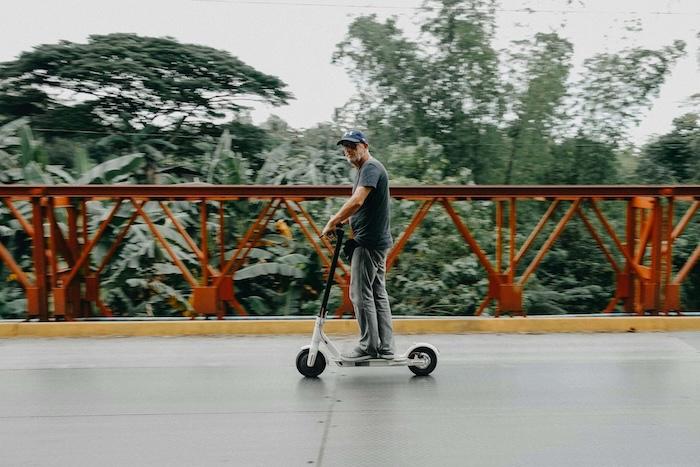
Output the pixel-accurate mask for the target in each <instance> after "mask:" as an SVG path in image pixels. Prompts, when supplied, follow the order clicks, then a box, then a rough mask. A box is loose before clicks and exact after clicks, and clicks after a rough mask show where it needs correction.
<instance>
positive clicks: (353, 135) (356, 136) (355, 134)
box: [336, 130, 369, 145]
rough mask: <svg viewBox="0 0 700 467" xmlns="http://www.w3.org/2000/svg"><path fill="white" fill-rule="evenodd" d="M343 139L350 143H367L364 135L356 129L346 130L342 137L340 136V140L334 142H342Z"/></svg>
mask: <svg viewBox="0 0 700 467" xmlns="http://www.w3.org/2000/svg"><path fill="white" fill-rule="evenodd" d="M343 141H347V142H350V143H364V144H369V142H368V141H367V138H365V135H364V134H363V133H362V132H361V131H358V130H349V131H346V132H345V134H344V135H343V137H342V138H340V141H338V142H337V143H336V145H338V144H343Z"/></svg>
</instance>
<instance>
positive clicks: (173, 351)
mask: <svg viewBox="0 0 700 467" xmlns="http://www.w3.org/2000/svg"><path fill="white" fill-rule="evenodd" d="M307 340H308V338H307V337H305V336H281V337H259V336H257V337H230V336H227V337H223V336H222V337H131V338H97V339H94V338H93V339H87V338H86V339H63V338H61V339H10V340H0V445H2V461H1V462H0V463H1V464H3V465H42V466H92V465H107V466H110V465H115V466H116V465H139V466H155V465H158V466H160V465H168V466H193V465H197V466H208V465H265V466H269V465H284V466H296V465H299V466H301V465H324V466H332V465H337V466H347V465H353V466H363V465H368V466H369V465H401V466H411V465H415V466H426V465H455V466H456V465H459V466H463V465H478V466H510V465H532V466H563V465H567V466H573V465H581V466H590V465H597V466H603V465H617V466H619V465H634V466H658V465H674V466H682V465H687V466H691V465H692V466H696V465H698V458H699V457H700V447H699V445H698V439H700V423H699V422H698V421H699V420H700V391H698V387H700V352H699V351H700V333H693V332H684V333H644V334H639V333H629V334H540V335H494V334H465V335H444V334H442V335H427V336H398V337H397V344H398V347H399V348H400V349H401V348H405V347H406V346H407V345H408V344H409V343H411V342H413V341H414V340H420V341H426V342H431V343H434V344H435V345H437V346H438V347H439V348H440V351H441V359H440V363H439V365H438V368H437V370H436V371H435V372H434V373H433V375H432V376H431V377H426V378H417V377H412V374H411V373H410V372H409V371H408V370H407V369H406V368H376V369H375V368H358V369H339V368H334V367H330V368H327V369H326V372H324V373H323V375H322V376H321V378H319V379H316V380H305V379H303V378H301V377H300V375H299V374H298V373H297V372H296V369H295V368H294V356H295V354H296V351H297V349H298V347H299V346H301V345H303V344H304V343H306V341H307ZM339 341H340V344H341V347H349V346H350V345H352V343H353V340H352V339H351V338H349V337H342V338H339Z"/></svg>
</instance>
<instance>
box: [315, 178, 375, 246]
mask: <svg viewBox="0 0 700 467" xmlns="http://www.w3.org/2000/svg"><path fill="white" fill-rule="evenodd" d="M371 191H372V187H371V186H358V187H357V189H356V190H355V193H353V194H352V196H351V197H350V199H348V200H347V201H346V202H345V204H343V206H342V207H341V208H340V209H339V210H338V212H336V213H335V215H334V216H333V217H331V218H330V220H329V221H328V223H327V224H326V226H325V227H324V228H323V232H321V236H322V237H324V236H327V235H328V234H329V233H330V232H332V231H334V230H335V226H336V225H338V224H342V223H343V222H345V221H346V220H348V219H349V218H350V216H352V215H353V214H355V213H356V212H357V211H358V209H360V208H361V207H362V205H363V204H364V202H365V200H366V199H367V196H369V194H370V192H371Z"/></svg>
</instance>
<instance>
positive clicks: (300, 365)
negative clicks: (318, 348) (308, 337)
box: [297, 349, 326, 378]
mask: <svg viewBox="0 0 700 467" xmlns="http://www.w3.org/2000/svg"><path fill="white" fill-rule="evenodd" d="M308 361H309V349H303V350H302V351H301V352H299V353H298V354H297V370H299V373H301V374H302V375H304V376H306V377H307V378H315V377H317V376H318V375H320V374H321V373H323V370H325V369H326V357H324V356H323V353H321V352H318V353H317V354H316V361H315V362H314V366H309V365H308Z"/></svg>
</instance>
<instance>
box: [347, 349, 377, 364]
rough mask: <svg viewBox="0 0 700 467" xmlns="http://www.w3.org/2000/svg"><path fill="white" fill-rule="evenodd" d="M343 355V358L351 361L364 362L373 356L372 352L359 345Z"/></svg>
mask: <svg viewBox="0 0 700 467" xmlns="http://www.w3.org/2000/svg"><path fill="white" fill-rule="evenodd" d="M341 357H342V358H343V360H347V361H349V362H363V361H365V360H369V359H371V358H372V356H371V355H370V354H368V353H367V352H365V351H364V350H362V349H361V348H359V347H356V348H355V349H354V350H353V351H352V352H348V353H345V354H342V355H341Z"/></svg>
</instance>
